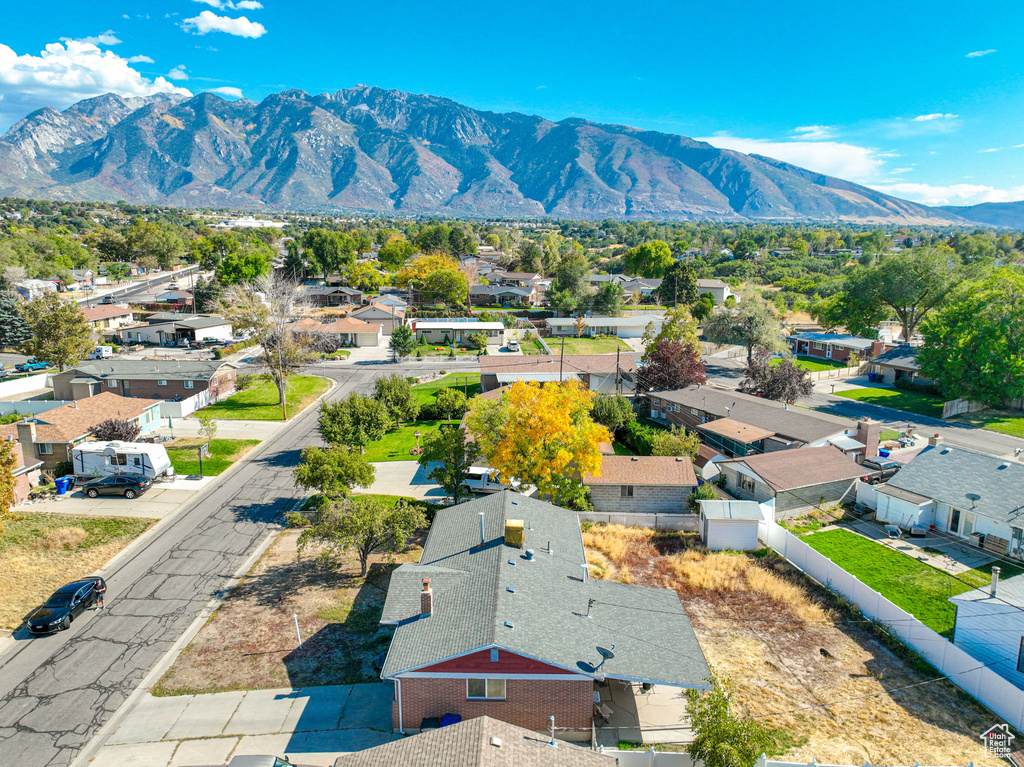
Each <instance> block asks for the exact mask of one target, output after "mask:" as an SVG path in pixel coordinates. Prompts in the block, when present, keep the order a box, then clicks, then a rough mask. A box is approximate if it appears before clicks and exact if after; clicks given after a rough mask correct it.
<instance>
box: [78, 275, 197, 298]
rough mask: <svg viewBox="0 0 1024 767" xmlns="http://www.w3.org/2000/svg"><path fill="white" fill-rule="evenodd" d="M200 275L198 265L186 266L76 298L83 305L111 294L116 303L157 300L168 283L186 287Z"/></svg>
mask: <svg viewBox="0 0 1024 767" xmlns="http://www.w3.org/2000/svg"><path fill="white" fill-rule="evenodd" d="M197 276H199V267H198V266H186V267H185V268H184V269H180V270H179V271H177V272H170V273H167V274H161V275H159V276H158V277H153V278H152V279H149V280H144V281H143V280H136V281H134V282H133V283H132V284H130V285H126V286H125V287H123V288H115V289H114V290H107V289H105V288H101V289H100V290H99V291H98V292H97V293H96V294H91V295H87V296H85V297H83V298H77V299H75V300H76V301H77V302H78V303H79V304H81V305H82V306H97V305H99V304H100V302H101V301H102V300H103V299H104V298H105V297H106V296H110V297H111V298H112V299H113V300H114V301H115V302H116V303H128V302H130V301H138V302H144V301H147V300H148V301H155V300H156V297H157V296H158V295H160V294H161V293H163V292H165V290H166V288H167V285H169V284H170V283H172V282H176V283H178V285H179V286H181V287H183V288H185V287H189V286H191V285H192V280H193V279H194V278H195V277H197Z"/></svg>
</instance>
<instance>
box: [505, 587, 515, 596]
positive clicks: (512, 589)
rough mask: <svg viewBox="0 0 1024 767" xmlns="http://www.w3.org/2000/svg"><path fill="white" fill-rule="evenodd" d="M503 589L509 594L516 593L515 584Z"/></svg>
mask: <svg viewBox="0 0 1024 767" xmlns="http://www.w3.org/2000/svg"><path fill="white" fill-rule="evenodd" d="M505 591H507V592H508V593H509V594H515V593H516V587H515V586H509V587H508V588H506V589H505Z"/></svg>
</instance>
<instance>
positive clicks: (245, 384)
mask: <svg viewBox="0 0 1024 767" xmlns="http://www.w3.org/2000/svg"><path fill="white" fill-rule="evenodd" d="M254 383H256V376H254V375H251V374H250V375H242V376H238V377H237V378H235V388H236V389H237V390H238V391H245V390H246V389H248V388H249V387H250V386H252V385H253V384H254Z"/></svg>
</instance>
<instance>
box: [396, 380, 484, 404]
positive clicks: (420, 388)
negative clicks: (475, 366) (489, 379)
mask: <svg viewBox="0 0 1024 767" xmlns="http://www.w3.org/2000/svg"><path fill="white" fill-rule="evenodd" d="M444 388H449V389H458V390H459V391H461V392H465V393H466V396H467V397H473V396H475V395H477V394H479V393H480V374H479V373H449V374H448V375H446V376H445V377H444V378H438V379H437V380H436V381H430V382H429V383H421V384H416V385H415V386H413V387H412V390H413V391H414V392H416V399H418V400H419V402H420V404H421V405H432V404H434V400H435V399H436V398H437V392H438V391H440V390H441V389H444Z"/></svg>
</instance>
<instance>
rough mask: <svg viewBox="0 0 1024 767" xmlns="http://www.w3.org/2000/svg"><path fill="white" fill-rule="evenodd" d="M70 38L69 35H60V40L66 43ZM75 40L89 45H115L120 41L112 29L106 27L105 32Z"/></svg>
mask: <svg viewBox="0 0 1024 767" xmlns="http://www.w3.org/2000/svg"><path fill="white" fill-rule="evenodd" d="M71 39H72V38H70V37H62V38H61V39H60V41H61V42H62V43H66V42H68V40H71ZM77 40H78V42H80V43H89V44H90V45H117V44H118V43H120V42H121V40H120V39H119V38H118V37H117V36H116V35H115V34H114V30H112V29H108V30H107V31H106V32H100V33H99V34H98V35H93V36H91V37H81V38H77Z"/></svg>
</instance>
